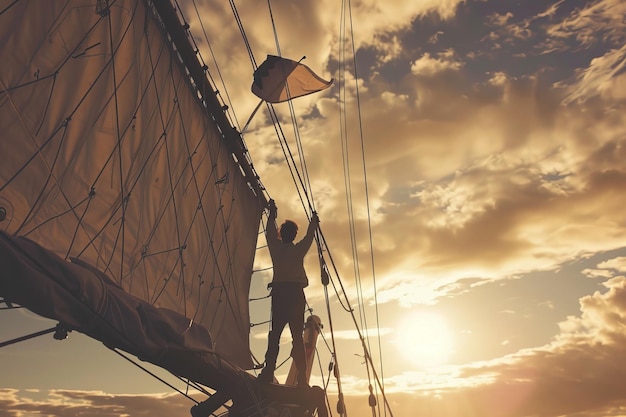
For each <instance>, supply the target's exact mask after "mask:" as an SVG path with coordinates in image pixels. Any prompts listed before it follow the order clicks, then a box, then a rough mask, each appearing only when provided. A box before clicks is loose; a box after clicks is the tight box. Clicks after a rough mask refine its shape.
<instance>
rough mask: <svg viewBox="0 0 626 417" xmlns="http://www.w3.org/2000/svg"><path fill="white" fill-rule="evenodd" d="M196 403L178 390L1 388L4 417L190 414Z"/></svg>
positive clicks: (2, 414) (136, 416)
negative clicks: (136, 392) (128, 391)
mask: <svg viewBox="0 0 626 417" xmlns="http://www.w3.org/2000/svg"><path fill="white" fill-rule="evenodd" d="M193 404H194V403H193V402H191V401H189V400H188V399H186V398H184V397H183V396H181V395H178V394H154V395H120V394H108V393H104V392H99V391H76V390H49V391H38V390H30V391H26V390H15V389H0V410H4V411H0V416H2V417H34V416H49V417H71V416H76V415H80V416H86V417H108V416H110V417H119V416H129V417H140V416H168V415H187V414H188V413H189V409H190V408H191V406H192V405H193Z"/></svg>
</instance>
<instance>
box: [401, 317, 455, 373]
mask: <svg viewBox="0 0 626 417" xmlns="http://www.w3.org/2000/svg"><path fill="white" fill-rule="evenodd" d="M393 343H394V344H395V345H396V348H397V349H398V351H399V352H401V353H402V355H403V356H404V358H405V360H406V361H407V365H409V366H411V367H417V368H431V367H434V366H438V365H443V364H445V363H446V362H447V361H448V359H449V357H450V354H451V353H452V352H453V345H454V341H453V338H452V334H451V332H450V330H449V329H448V326H447V324H446V322H445V320H443V318H441V317H440V316H438V315H437V314H433V313H423V312H418V313H411V314H409V315H407V316H406V317H404V318H403V320H402V321H401V322H400V323H399V324H398V326H397V328H396V334H395V338H394V340H393Z"/></svg>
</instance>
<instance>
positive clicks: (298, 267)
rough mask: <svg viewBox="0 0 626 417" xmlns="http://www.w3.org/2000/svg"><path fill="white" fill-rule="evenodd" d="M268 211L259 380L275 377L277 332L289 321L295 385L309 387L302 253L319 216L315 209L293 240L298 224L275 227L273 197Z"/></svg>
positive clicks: (307, 247) (308, 245) (287, 222)
mask: <svg viewBox="0 0 626 417" xmlns="http://www.w3.org/2000/svg"><path fill="white" fill-rule="evenodd" d="M269 210H270V213H269V219H268V222H267V232H266V238H267V246H268V248H269V250H270V256H271V257H272V263H273V264H274V277H273V279H272V283H271V287H272V292H271V296H272V329H271V330H270V333H269V337H268V341H267V353H266V354H265V368H263V371H261V374H260V375H259V380H260V381H262V382H272V381H273V380H274V370H275V369H276V359H277V357H278V349H279V347H278V344H279V342H280V335H281V334H282V332H283V329H284V328H285V325H286V324H287V323H288V324H289V330H290V331H291V339H292V349H291V356H292V357H293V360H294V363H295V365H296V368H297V370H298V380H297V384H298V386H308V382H307V376H306V360H305V356H304V341H303V340H302V331H303V329H304V309H305V298H304V288H305V287H306V286H308V285H309V280H308V278H307V276H306V272H305V270H304V256H305V255H306V253H307V252H308V251H309V248H310V247H311V243H312V242H313V237H314V235H315V229H316V228H317V225H318V224H319V219H318V217H317V214H316V213H315V212H314V213H313V215H312V216H311V221H310V223H309V227H308V229H307V232H306V235H305V236H304V238H303V239H302V240H301V241H300V242H298V243H293V241H294V239H295V238H296V234H297V233H298V225H297V224H296V223H294V222H293V221H291V220H286V221H285V222H284V223H283V224H282V225H281V226H280V231H278V230H276V214H277V211H278V210H277V208H276V204H275V203H274V200H270V202H269Z"/></svg>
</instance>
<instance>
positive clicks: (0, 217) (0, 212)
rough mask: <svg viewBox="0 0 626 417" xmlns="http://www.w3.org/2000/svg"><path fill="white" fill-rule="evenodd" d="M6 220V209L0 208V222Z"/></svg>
mask: <svg viewBox="0 0 626 417" xmlns="http://www.w3.org/2000/svg"><path fill="white" fill-rule="evenodd" d="M6 218H7V209H6V208H5V207H2V206H0V222H1V221H4V220H6Z"/></svg>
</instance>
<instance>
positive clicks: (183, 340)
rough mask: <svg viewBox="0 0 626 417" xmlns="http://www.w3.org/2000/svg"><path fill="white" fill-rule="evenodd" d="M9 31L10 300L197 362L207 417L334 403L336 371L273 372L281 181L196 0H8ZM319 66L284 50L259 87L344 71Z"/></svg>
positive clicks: (123, 343) (0, 249)
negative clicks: (190, 10)
mask: <svg viewBox="0 0 626 417" xmlns="http://www.w3.org/2000/svg"><path fill="white" fill-rule="evenodd" d="M0 43H1V45H2V48H0V61H1V62H3V65H2V66H1V67H0V132H1V133H0V138H1V139H0V155H1V156H0V157H1V158H2V163H1V164H0V302H2V303H3V304H5V305H6V306H7V307H8V308H13V307H16V306H23V307H26V308H27V309H29V310H31V311H32V312H34V313H36V314H38V315H41V316H43V317H47V318H50V319H53V320H55V321H57V322H58V325H57V326H56V327H55V328H54V329H49V332H54V335H55V338H63V337H65V336H66V335H67V332H69V331H77V332H80V333H84V334H85V335H87V336H89V337H92V338H94V339H96V340H99V341H101V342H103V343H104V344H105V345H106V346H107V347H109V348H111V349H116V350H121V351H123V352H127V353H129V354H131V355H133V356H135V357H137V358H138V359H140V360H141V361H146V362H149V363H152V364H155V365H157V366H158V367H161V368H163V369H165V370H167V371H169V372H171V373H172V374H173V375H176V376H178V377H181V378H184V379H185V380H187V381H189V383H190V384H193V386H194V387H196V388H198V389H200V390H202V391H203V392H204V393H205V394H206V395H207V400H206V401H203V402H201V403H199V404H197V405H196V406H194V407H193V408H192V414H193V415H194V416H201V415H210V414H215V413H220V412H221V413H224V414H226V415H230V416H231V417H236V416H257V415H258V416H268V415H292V416H305V415H306V416H308V415H314V414H317V415H319V416H325V415H327V414H328V404H327V400H326V399H325V390H324V389H322V388H320V387H311V388H296V387H291V386H289V385H288V384H285V385H278V384H259V383H257V381H256V377H255V372H254V370H255V368H258V366H259V364H258V362H255V360H254V358H253V357H252V355H251V353H250V343H249V334H250V325H251V324H250V316H249V315H250V309H249V291H250V280H251V275H252V273H253V264H254V259H255V252H256V250H257V238H258V235H259V225H262V220H263V216H264V213H265V210H266V206H267V201H268V199H269V193H268V190H266V189H265V187H264V186H263V184H262V182H261V180H260V178H259V176H258V174H257V173H256V171H255V169H254V165H253V164H252V158H251V156H250V153H249V152H248V149H247V147H246V145H245V142H244V140H243V135H242V133H241V132H240V131H239V130H238V129H237V128H236V127H235V126H236V124H235V123H234V122H233V121H232V119H231V117H230V116H229V113H228V106H227V105H226V104H225V103H224V101H223V99H222V97H221V95H220V93H219V91H217V88H216V86H215V85H214V83H213V82H212V79H211V76H210V73H209V71H208V67H207V65H205V64H204V63H203V61H202V58H201V55H200V53H199V48H198V46H197V45H196V44H195V41H194V38H193V36H191V32H190V27H189V24H188V23H187V22H186V20H185V18H184V15H183V13H182V10H181V9H180V7H178V5H177V4H175V3H172V2H170V0H98V1H94V0H69V1H46V2H41V1H28V0H16V1H6V2H4V3H2V5H1V6H0ZM283 66H286V67H288V68H289V69H288V70H287V72H282V73H281V74H282V75H279V76H278V77H279V81H278V82H276V83H272V82H268V81H267V80H266V81H263V77H265V76H266V75H267V73H268V72H271V70H272V69H273V68H281V67H283ZM301 70H303V71H305V72H306V73H309V71H308V69H307V68H306V67H302V66H301V64H300V63H298V62H295V61H289V60H284V59H282V58H280V57H271V58H270V60H269V61H268V64H267V65H265V64H264V65H261V66H260V67H259V68H258V70H257V72H255V79H254V86H255V87H253V90H254V89H256V90H257V91H256V93H257V94H259V96H260V97H262V98H264V99H265V100H264V102H265V103H266V102H268V101H269V102H280V101H286V100H290V99H292V98H294V97H296V96H298V95H302V94H308V93H312V92H314V91H319V90H320V89H323V88H326V87H327V86H328V85H330V84H329V83H326V82H325V81H324V80H322V79H319V77H316V76H315V77H313V78H312V79H311V80H312V82H313V86H312V87H311V85H307V82H304V83H302V82H297V81H294V82H293V83H291V81H292V79H291V78H290V76H291V75H292V74H294V73H296V72H298V71H301ZM251 81H252V80H251ZM264 82H265V86H263V83H264ZM260 90H265V93H267V95H266V96H264V95H263V94H265V93H263V92H262V91H261V92H259V91H260ZM285 94H286V95H285ZM317 241H318V248H322V247H324V245H325V242H324V240H323V235H322V234H321V232H319V233H318V237H317ZM322 252H323V251H322V250H320V265H321V269H322V275H323V277H324V276H325V277H326V282H325V284H328V281H329V280H330V273H329V270H328V267H327V266H326V264H325V261H324V257H323V253H322ZM317 320H318V319H311V320H310V321H309V326H308V329H307V330H306V331H307V332H308V335H309V337H311V338H313V339H311V340H310V341H309V346H308V347H309V351H310V353H311V354H312V353H314V345H315V341H314V335H316V334H317V333H318V332H319V329H320V324H319V321H317ZM46 332H48V331H46ZM42 333H43V332H40V333H38V334H35V335H31V336H36V335H39V334H42ZM28 337H29V336H26V337H25V338H21V339H20V340H23V339H26V338H28ZM11 342H12V341H11ZM365 357H366V359H367V360H368V361H371V358H370V357H369V356H368V354H367V353H366V354H365ZM309 371H310V366H309ZM335 374H336V376H338V372H335ZM289 378H290V380H291V381H293V380H294V376H293V375H290V377H289ZM377 382H378V383H379V385H378V388H379V389H380V390H381V392H383V391H382V390H383V388H382V385H380V381H379V380H377ZM383 393H384V392H383ZM339 394H340V395H339V396H340V405H339V406H338V411H339V413H340V414H342V415H343V414H345V409H344V407H343V405H342V404H341V390H339ZM369 394H370V403H371V405H372V410H375V409H376V407H375V400H374V399H373V394H372V390H371V387H370V393H369ZM385 404H386V403H385ZM285 413H287V414H285Z"/></svg>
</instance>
